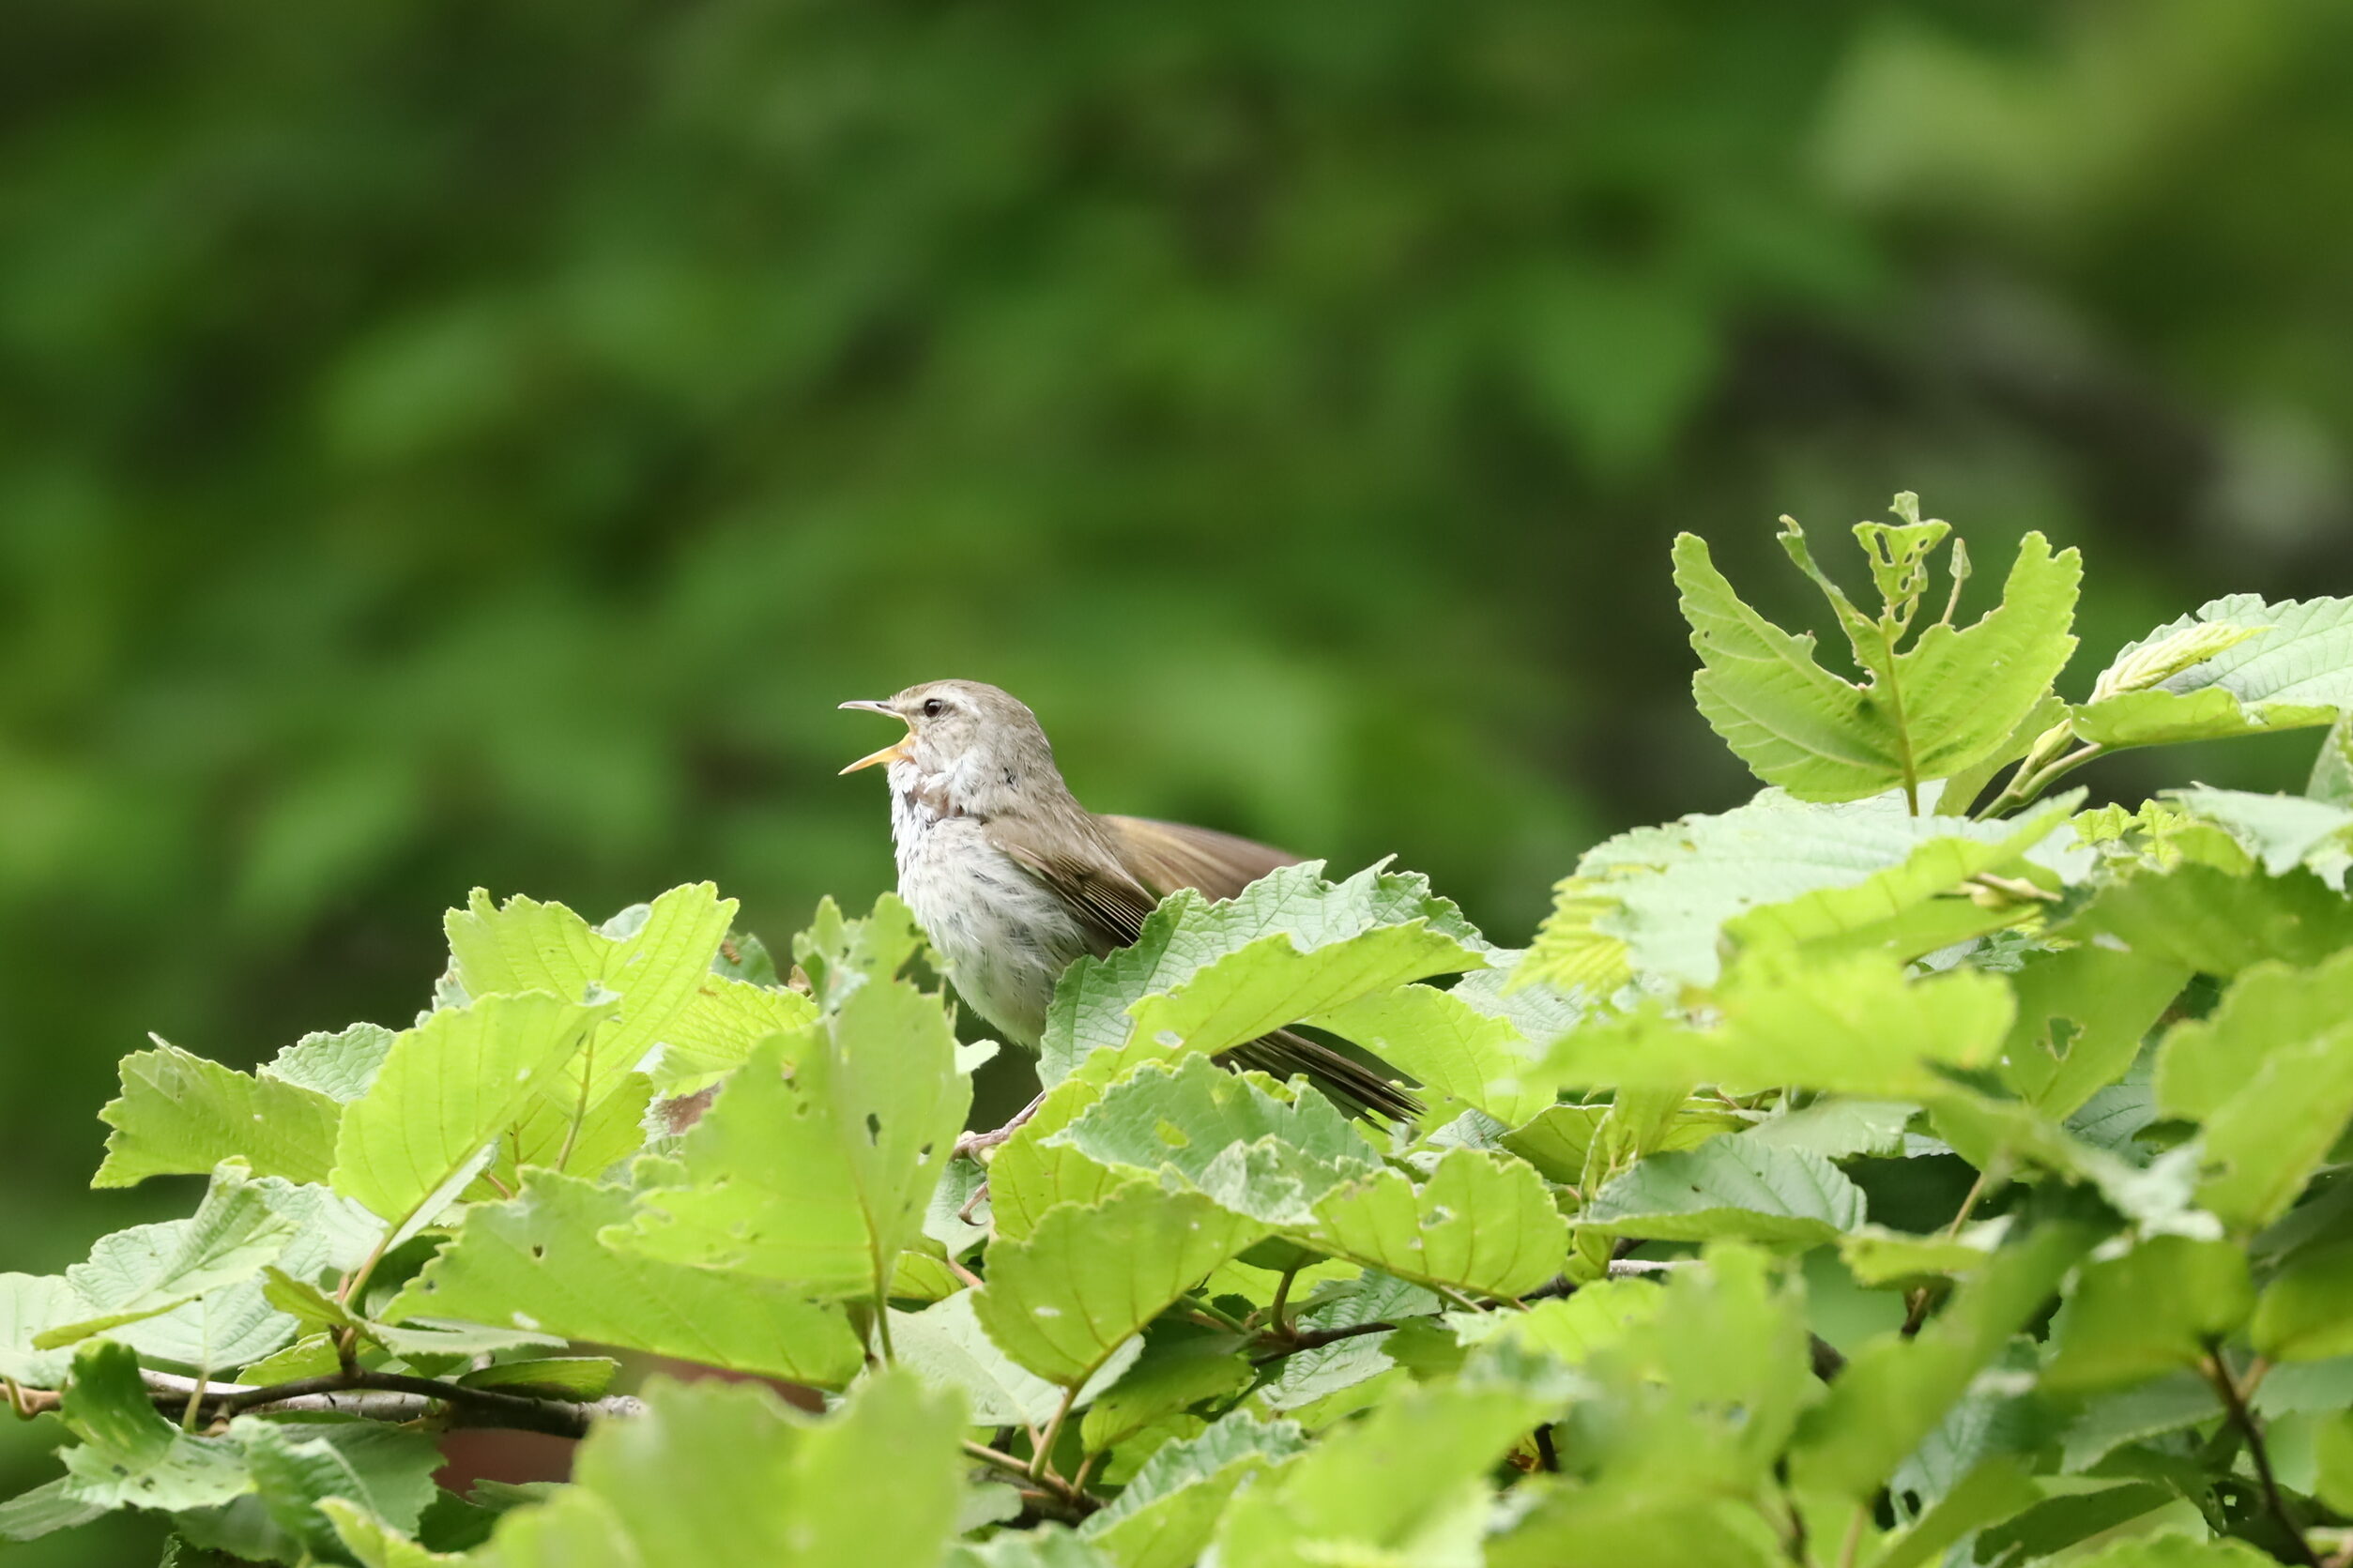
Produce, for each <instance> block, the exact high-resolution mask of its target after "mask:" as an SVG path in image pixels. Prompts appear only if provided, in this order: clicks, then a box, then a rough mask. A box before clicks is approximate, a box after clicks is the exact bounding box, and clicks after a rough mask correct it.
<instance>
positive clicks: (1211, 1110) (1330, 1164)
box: [1048, 1056, 1380, 1225]
mask: <svg viewBox="0 0 2353 1568" xmlns="http://www.w3.org/2000/svg"><path fill="white" fill-rule="evenodd" d="M1266 1082H1267V1080H1266V1079H1265V1077H1264V1076H1263V1075H1262V1074H1259V1073H1246V1074H1245V1073H1229V1072H1227V1071H1226V1070H1225V1069H1223V1068H1221V1067H1219V1066H1217V1065H1216V1064H1215V1062H1213V1061H1211V1060H1210V1058H1207V1057H1203V1056H1191V1057H1186V1058H1183V1059H1181V1060H1179V1061H1177V1062H1174V1063H1159V1062H1147V1063H1145V1064H1144V1065H1143V1066H1141V1067H1139V1068H1137V1069H1135V1070H1134V1071H1132V1072H1130V1073H1128V1074H1127V1075H1126V1076H1124V1077H1123V1078H1122V1079H1120V1080H1119V1081H1118V1082H1117V1083H1114V1084H1112V1085H1111V1086H1110V1087H1109V1088H1106V1089H1105V1090H1104V1091H1103V1097H1102V1098H1101V1099H1100V1100H1097V1101H1096V1102H1095V1103H1094V1104H1092V1105H1089V1106H1088V1107H1087V1108H1086V1109H1085V1110H1084V1111H1081V1112H1080V1113H1079V1114H1078V1116H1077V1119H1075V1120H1073V1121H1072V1122H1071V1123H1070V1125H1069V1126H1067V1127H1065V1128H1063V1129H1062V1131H1061V1132H1060V1133H1057V1134H1053V1136H1052V1138H1051V1139H1049V1140H1048V1141H1049V1142H1060V1143H1065V1144H1068V1145H1069V1146H1070V1147H1071V1148H1073V1149H1077V1150H1078V1152H1080V1153H1081V1154H1083V1155H1085V1156H1086V1157H1087V1158H1088V1159H1090V1160H1092V1161H1093V1162H1095V1163H1096V1164H1097V1165H1107V1166H1110V1167H1113V1168H1114V1169H1118V1168H1125V1169H1130V1170H1136V1171H1141V1172H1146V1173H1150V1174H1152V1175H1154V1176H1157V1177H1159V1178H1160V1179H1161V1180H1162V1184H1163V1185H1164V1186H1166V1187H1168V1188H1169V1189H1170V1190H1172V1191H1174V1190H1184V1191H1192V1192H1198V1193H1202V1194H1204V1195H1207V1196H1209V1197H1211V1198H1213V1199H1215V1201H1216V1202H1217V1203H1218V1205H1219V1206H1220V1207H1222V1208H1225V1209H1227V1210H1231V1211H1232V1212H1233V1213H1236V1214H1240V1215H1243V1216H1245V1218H1248V1219H1253V1220H1260V1221H1263V1222H1264V1223H1265V1224H1267V1225H1308V1224H1311V1223H1312V1222H1313V1219H1314V1214H1313V1209H1314V1206H1315V1204H1316V1202H1317V1201H1318V1200H1319V1199H1321V1198H1322V1197H1323V1196H1324V1195H1326V1194H1328V1193H1330V1192H1332V1191H1333V1190H1334V1189H1335V1188H1337V1187H1338V1186H1340V1185H1341V1184H1342V1183H1344V1182H1347V1181H1350V1180H1353V1179H1355V1178H1356V1177H1358V1176H1362V1175H1368V1174H1370V1173H1371V1172H1372V1171H1373V1170H1374V1169H1375V1168H1376V1166H1377V1164H1378V1161H1379V1158H1380V1156H1379V1154H1378V1153H1377V1151H1376V1150H1375V1149H1373V1147H1372V1146H1371V1145H1370V1144H1368V1143H1367V1142H1366V1141H1365V1138H1364V1136H1363V1134H1360V1133H1358V1132H1357V1131H1356V1129H1355V1127H1354V1126H1353V1125H1352V1124H1351V1123H1350V1121H1349V1119H1347V1118H1346V1117H1345V1116H1343V1115H1342V1114H1341V1113H1340V1112H1339V1111H1338V1110H1337V1108H1336V1107H1335V1106H1334V1105H1333V1104H1332V1103H1331V1102H1330V1101H1328V1100H1326V1099H1324V1098H1323V1097H1322V1095H1320V1094H1303V1095H1301V1096H1300V1097H1299V1098H1298V1100H1297V1102H1296V1103H1295V1104H1294V1103H1291V1102H1290V1101H1287V1100H1284V1099H1282V1098H1279V1097H1277V1096H1276V1094H1272V1093H1269V1092H1268V1090H1267V1088H1264V1087H1261V1086H1262V1085H1264V1084H1266Z"/></svg>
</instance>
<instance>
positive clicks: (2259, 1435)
mask: <svg viewBox="0 0 2353 1568" xmlns="http://www.w3.org/2000/svg"><path fill="white" fill-rule="evenodd" d="M2257 1365H2258V1367H2260V1365H2261V1363H2260V1362H2258V1363H2257ZM2199 1370H2200V1371H2202V1372H2204V1373H2205V1374H2206V1378H2207V1381H2208V1382H2210V1383H2212V1384H2213V1385H2214V1392H2215V1393H2219V1394H2221V1395H2222V1396H2223V1408H2224V1409H2226V1410H2228V1411H2229V1412H2230V1419H2231V1424H2233V1425H2235V1426H2237V1427H2238V1431H2239V1434H2240V1435H2241V1436H2242V1437H2244V1438H2245V1439H2247V1456H2248V1457H2249V1458H2251V1459H2253V1460H2254V1462H2255V1478H2256V1480H2257V1481H2259V1482H2260V1483H2261V1484H2262V1486H2263V1505H2264V1507H2265V1508H2267V1509H2269V1511H2270V1515H2271V1517H2272V1518H2273V1519H2275V1520H2277V1521H2278V1522H2279V1526H2280V1529H2281V1530H2283V1531H2284V1532H2285V1533H2286V1535H2287V1538H2288V1540H2290V1541H2291V1542H2293V1543H2295V1550H2296V1560H2297V1561H2299V1562H2303V1563H2308V1564H2310V1565H2311V1568H2320V1559H2319V1558H2318V1557H2316V1556H2315V1555H2314V1553H2313V1549H2312V1544H2311V1543H2310V1542H2308V1541H2306V1540H2305V1539H2304V1530H2303V1527H2302V1526H2300V1525H2299V1524H2298V1523H2297V1522H2296V1515H2293V1514H2292V1513H2290V1512H2289V1511H2288V1506H2287V1499H2285V1498H2284V1497H2282V1496H2281V1495H2280V1483H2279V1478H2278V1477H2276V1476H2274V1475H2273V1474H2272V1473H2271V1454H2270V1450H2269V1448H2268V1447H2266V1446H2265V1444H2264V1441H2263V1428H2262V1427H2261V1426H2260V1425H2258V1424H2257V1423H2256V1422H2255V1414H2254V1411H2253V1410H2251V1409H2249V1408H2247V1397H2246V1394H2245V1393H2244V1392H2242V1391H2241V1390H2240V1388H2239V1386H2238V1380H2237V1379H2236V1378H2232V1376H2231V1372H2230V1368H2229V1366H2227V1365H2226V1364H2224V1362H2223V1350H2222V1346H2221V1344H2220V1342H2216V1343H2213V1344H2210V1345H2208V1347H2207V1354H2206V1361H2205V1362H2204V1363H2203V1364H2202V1365H2201V1366H2200V1367H2199ZM2250 1381H2251V1382H2252V1381H2253V1379H2252V1378H2251V1379H2250Z"/></svg>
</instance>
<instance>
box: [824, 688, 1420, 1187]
mask: <svg viewBox="0 0 2353 1568" xmlns="http://www.w3.org/2000/svg"><path fill="white" fill-rule="evenodd" d="M841 706H842V707H844V708H863V709H867V710H869V711H872V712H876V713H883V714H888V715H889V716H890V717H892V718H894V719H900V720H904V721H905V722H906V724H907V733H906V734H905V735H904V736H902V737H900V738H898V739H897V740H894V741H893V742H892V743H891V744H890V745H888V746H885V747H883V748H882V749H881V750H880V751H879V752H875V753H873V754H870V755H867V756H863V757H860V758H859V759H858V760H857V761H856V762H853V763H851V764H850V765H849V766H848V768H845V769H842V771H843V772H845V773H854V772H856V771H858V770H859V769H862V768H873V767H875V766H877V765H886V766H887V767H888V768H889V769H890V771H889V779H890V784H891V839H892V843H893V845H894V846H895V847H896V850H897V853H898V870H899V896H900V897H901V898H903V899H905V900H906V901H907V905H908V907H909V908H910V909H912V910H913V911H914V912H915V918H916V920H918V921H921V922H922V924H923V927H924V932H925V933H926V934H927V935H928V936H930V938H931V945H932V948H933V950H934V951H936V952H938V953H939V955H940V960H941V962H942V963H943V964H945V966H946V967H947V972H948V979H949V980H950V982H953V983H954V984H955V989H956V993H957V994H958V995H959V996H961V997H963V998H964V999H965V1000H966V1001H967V1002H968V1003H970V1005H971V1007H972V1008H973V1010H974V1011H976V1012H979V1013H980V1014H981V1016H982V1017H984V1018H986V1019H987V1020H988V1021H989V1023H991V1024H993V1025H994V1026H996V1028H997V1030H998V1032H999V1033H1000V1034H1001V1036H1002V1037H1003V1038H1004V1039H1005V1040H1006V1041H1007V1042H1009V1043H1013V1044H1016V1045H1019V1046H1021V1047H1023V1048H1024V1049H1027V1050H1031V1051H1034V1050H1036V1049H1037V1046H1038V1039H1039V1037H1040V1036H1041V1035H1043V1034H1044V1033H1045V1032H1046V1010H1047V1003H1048V1002H1049V1001H1050V1000H1051V999H1052V997H1053V995H1054V982H1056V981H1057V980H1059V979H1061V978H1062V971H1063V970H1065V969H1067V968H1069V967H1070V966H1071V965H1072V964H1074V963H1076V962H1077V960H1078V959H1080V958H1082V957H1085V956H1087V955H1088V954H1093V955H1095V956H1098V957H1100V956H1101V955H1102V954H1104V953H1107V952H1109V951H1112V950H1113V949H1115V948H1123V947H1126V946H1127V945H1129V944H1130V943H1132V942H1134V941H1135V940H1136V938H1137V936H1138V935H1139V934H1140V933H1141V932H1142V930H1143V924H1144V917H1145V916H1147V915H1149V914H1151V913H1152V910H1153V906H1154V905H1155V904H1157V903H1158V902H1159V901H1160V900H1161V899H1162V898H1163V897H1165V896H1167V895H1168V894H1169V893H1172V892H1174V891H1177V890H1178V889H1179V888H1198V889H1199V890H1200V891H1202V892H1204V893H1206V894H1208V895H1209V896H1210V897H1212V898H1219V899H1223V898H1231V897H1233V896H1234V895H1235V894H1236V893H1239V892H1240V891H1242V890H1243V889H1244V888H1245V887H1246V886H1248V885H1249V884H1250V883H1251V882H1253V881H1255V880H1256V879H1258V878H1259V877H1261V876H1263V875H1266V873H1268V872H1270V871H1272V870H1274V869H1275V868H1276V866H1282V865H1289V864H1291V863H1292V862H1293V861H1294V860H1297V859H1298V857H1297V856H1294V855H1286V854H1284V853H1283V852H1282V851H1281V850H1279V849H1270V848H1268V847H1267V846H1266V845H1262V844H1252V843H1251V842H1250V841H1249V840H1247V839H1241V838H1236V837H1234V836H1233V835H1232V834H1230V833H1219V832H1213V831H1211V830H1208V829H1206V828H1190V827H1186V826H1184V825H1183V824H1181V823H1175V822H1153V821H1148V820H1146V819H1144V818H1142V817H1136V816H1100V815H1097V814H1095V813H1093V812H1091V811H1089V810H1087V808H1086V807H1084V806H1082V805H1080V804H1079V803H1078V801H1077V799H1076V798H1075V797H1074V796H1072V794H1071V793H1070V788H1069V786H1068V785H1066V784H1063V783H1062V773H1061V771H1060V769H1057V768H1056V767H1055V766H1054V749H1053V747H1052V746H1050V745H1048V744H1047V739H1046V731H1045V730H1044V729H1043V728H1042V727H1040V725H1039V723H1038V721H1037V715H1036V714H1034V713H1032V712H1031V711H1030V709H1029V708H1027V707H1026V706H1024V705H1023V704H1022V703H1021V702H1019V701H1018V700H1016V698H1015V697H1014V696H1013V695H1012V694H1011V693H1006V692H1002V691H1000V690H998V689H997V688H996V687H994V686H985V685H983V684H981V683H980V682H979V681H975V680H933V681H926V682H925V683H924V684H923V685H920V686H910V687H909V688H908V689H907V690H906V691H904V692H901V693H899V694H898V695H896V696H894V697H885V698H882V699H880V700H876V701H862V702H846V703H844V704H842V705H841ZM1220 1059H1221V1060H1223V1061H1225V1062H1227V1063H1228V1064H1229V1065H1231V1066H1236V1067H1255V1068H1259V1069H1261V1070H1263V1071H1265V1072H1267V1073H1273V1074H1274V1075H1275V1076H1276V1077H1277V1078H1288V1077H1290V1076H1291V1074H1293V1073H1306V1075H1307V1077H1308V1078H1309V1080H1311V1081H1312V1082H1313V1083H1315V1084H1316V1085H1317V1086H1318V1087H1319V1088H1324V1089H1327V1090H1330V1091H1331V1092H1333V1093H1334V1094H1335V1095H1337V1096H1338V1097H1339V1098H1340V1099H1341V1100H1342V1101H1343V1102H1345V1103H1349V1104H1356V1105H1359V1106H1362V1107H1364V1108H1365V1109H1367V1110H1371V1111H1377V1112H1380V1113H1382V1114H1383V1115H1387V1116H1394V1117H1400V1118H1403V1117H1411V1116H1413V1115H1414V1114H1416V1113H1417V1112H1418V1111H1419V1110H1420V1104H1419V1102H1417V1101H1416V1100H1415V1099H1414V1098H1413V1096H1412V1095H1411V1094H1409V1093H1407V1092H1406V1091H1405V1090H1403V1089H1401V1088H1398V1086H1397V1085H1396V1084H1393V1083H1391V1082H1390V1081H1389V1080H1388V1079H1387V1078H1384V1077H1383V1076H1382V1075H1381V1074H1380V1073H1376V1072H1374V1071H1373V1070H1372V1069H1370V1068H1368V1067H1366V1066H1364V1065H1363V1064H1362V1063H1359V1062H1357V1061H1355V1060H1353V1059H1352V1058H1349V1057H1346V1056H1343V1055H1341V1054H1340V1053H1339V1052H1337V1051H1335V1050H1333V1049H1331V1048H1330V1047H1329V1046H1326V1045H1322V1044H1319V1043H1317V1042H1315V1041H1312V1040H1309V1039H1307V1038H1306V1036H1304V1035H1300V1034H1295V1033H1293V1032H1292V1031H1291V1030H1290V1029H1276V1030H1275V1031H1273V1032H1272V1033H1269V1034H1265V1035H1261V1036H1260V1037H1259V1038H1258V1039H1256V1040H1252V1041H1248V1042H1245V1043H1243V1044H1240V1045H1237V1046H1234V1047H1233V1048H1232V1049H1230V1050H1229V1051H1227V1052H1226V1053H1224V1055H1223V1056H1222V1057H1221V1058H1220ZM1032 1108H1034V1107H1032ZM1024 1115H1025V1116H1026V1115H1027V1113H1026V1112H1025V1113H1024ZM1019 1121H1020V1118H1016V1119H1015V1120H1014V1122H1012V1123H1009V1124H1008V1125H1007V1126H1006V1127H1003V1128H1001V1129H999V1130H998V1132H997V1133H995V1134H981V1135H979V1136H976V1137H968V1138H967V1139H966V1140H965V1142H964V1143H963V1144H961V1145H959V1149H963V1150H965V1151H967V1152H970V1151H971V1150H972V1149H976V1148H982V1147H986V1146H987V1145H988V1144H989V1143H992V1142H996V1141H1000V1140H1001V1138H1002V1137H1003V1136H1004V1135H1006V1134H1010V1132H1011V1131H1012V1128H1013V1127H1014V1126H1016V1125H1018V1124H1019Z"/></svg>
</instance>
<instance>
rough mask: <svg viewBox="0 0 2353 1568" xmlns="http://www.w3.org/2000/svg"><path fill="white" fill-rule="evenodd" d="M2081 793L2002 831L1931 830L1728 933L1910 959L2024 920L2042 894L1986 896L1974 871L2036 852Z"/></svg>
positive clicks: (1992, 869) (1747, 941)
mask: <svg viewBox="0 0 2353 1568" xmlns="http://www.w3.org/2000/svg"><path fill="white" fill-rule="evenodd" d="M2081 799H2082V797H2081V795H2080V794H2070V795H2068V796H2066V797H2063V798H2062V799H2058V800H2054V801H2048V802H2046V803H2044V804H2043V805H2042V806H2040V808H2038V809H2037V810H2036V811H2035V812H2034V813H2033V814H2030V815H2027V816H2023V817H2019V818H2017V819H2015V820H2014V821H2005V822H2002V823H2001V824H1999V826H2000V827H2001V828H2003V829H2005V830H2007V831H2004V832H2001V833H1999V834H1996V835H1990V836H1987V837H1983V838H1976V837H1960V836H1954V835H1949V834H1948V836H1944V837H1937V838H1931V839H1926V840H1924V841H1922V842H1921V843H1920V844H1919V845H1918V847H1916V848H1915V849H1913V850H1912V852H1911V853H1910V854H1908V855H1906V856H1905V857H1904V858H1903V859H1902V860H1901V861H1899V862H1897V863H1896V864H1895V865H1892V866H1889V867H1887V869H1886V870H1884V871H1878V872H1873V873H1872V875H1869V876H1867V877H1865V878H1864V879H1863V880H1861V881H1860V882H1856V883H1851V884H1848V885H1845V886H1841V887H1830V888H1822V889H1819V890H1817V891H1813V892H1809V893H1801V894H1799V895H1798V896H1797V897H1795V898H1793V899H1788V900H1784V901H1783V902H1781V903H1779V904H1768V905H1765V906H1761V907H1757V908H1752V909H1750V910H1749V911H1748V912H1747V913H1745V914H1742V915H1739V916H1736V917H1734V919H1732V920H1730V921H1726V922H1725V924H1724V933H1725V935H1726V936H1730V937H1732V938H1733V939H1734V941H1736V942H1738V943H1740V944H1741V945H1742V946H1744V947H1753V946H1757V945H1761V944H1765V943H1772V942H1781V943H1788V944H1790V945H1793V946H1798V947H1803V948H1805V949H1807V950H1809V951H1811V952H1815V953H1824V952H1859V951H1880V952H1885V953H1887V954H1889V955H1891V956H1893V957H1895V958H1899V959H1905V960H1909V959H1913V958H1918V957H1920V956H1921V955H1923V954H1925V953H1930V952H1933V951H1936V950H1937V949H1939V948H1945V947H1949V946H1951V945H1952V944H1953V943H1955V942H1960V941H1965V940H1966V939H1968V938H1969V937H1971V936H1980V935H1982V934H1984V933H1986V932H1989V931H1995V930H1999V929H2000V928H2001V927H2003V926H2006V925H2012V924H2016V923H2017V922H2018V921H2021V920H2023V919H2024V918H2025V917H2026V916H2027V915H2028V914H2031V913H2032V912H2033V911H2034V904H2033V901H2031V900H2029V901H2025V902H2023V903H2011V902H2009V901H2006V900H2004V899H2002V898H1999V897H1993V896H1987V894H1986V891H1984V890H1982V889H1979V888H1975V887H1973V886H1972V885H1971V879H1972V878H1974V877H1979V876H1983V875H1989V874H1993V873H2009V874H2016V873H2018V872H2020V871H2021V870H2022V869H2023V862H2024V860H2025V857H2026V855H2027V853H2028V852H2029V851H2030V850H2033V849H2034V848H2036V847H2037V846H2038V845H2041V844H2042V843H2044V841H2046V840H2048V839H2049V838H2051V836H2052V835H2053V834H2054V833H2056V832H2057V831H2058V830H2060V828H2061V827H2062V825H2063V824H2064V823H2065V822H2066V820H2067V817H2068V815H2069V814H2070V811H2071V810H2072V808H2073V807H2074V805H2075V804H2076V803H2077V802H2078V801H2080V800H2081ZM1957 826H1959V824H1958V823H1955V822H1949V821H1948V828H1950V827H1957ZM1985 826H1986V827H1989V828H1990V827H1993V826H1994V824H1986V825H1985ZM1971 830H1972V831H1975V830H1976V828H1975V826H1974V825H1973V826H1972V828H1971Z"/></svg>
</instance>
